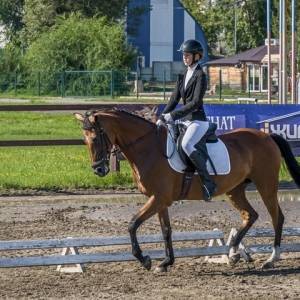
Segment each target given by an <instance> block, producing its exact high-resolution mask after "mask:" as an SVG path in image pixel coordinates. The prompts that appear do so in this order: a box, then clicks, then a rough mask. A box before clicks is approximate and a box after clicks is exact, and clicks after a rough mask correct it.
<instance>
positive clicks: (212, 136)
mask: <svg viewBox="0 0 300 300" xmlns="http://www.w3.org/2000/svg"><path fill="white" fill-rule="evenodd" d="M172 126H173V131H174V139H175V141H176V148H177V151H178V153H179V156H180V158H181V160H182V161H183V162H184V164H185V165H186V171H189V172H194V171H195V167H194V165H193V163H192V162H191V161H190V159H189V157H188V156H187V154H186V153H185V152H184V150H183V149H182V139H183V137H184V134H185V132H186V129H187V126H186V125H184V124H182V123H180V124H174V125H172ZM216 130H217V124H215V123H209V127H208V130H207V132H206V134H205V135H204V136H203V137H202V138H201V140H200V141H199V142H198V143H197V144H196V145H195V148H196V149H197V150H198V152H199V153H200V155H202V157H203V158H204V159H205V161H207V160H209V162H210V164H211V166H212V168H213V170H214V173H215V175H217V172H216V169H215V168H214V164H213V162H212V160H211V159H210V156H209V154H208V152H207V147H206V143H217V142H218V137H217V135H216Z"/></svg>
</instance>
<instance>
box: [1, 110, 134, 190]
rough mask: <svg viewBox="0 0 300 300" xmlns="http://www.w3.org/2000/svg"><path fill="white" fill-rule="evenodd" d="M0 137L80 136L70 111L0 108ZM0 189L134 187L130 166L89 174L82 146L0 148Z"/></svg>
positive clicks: (79, 129) (16, 138) (41, 138)
mask: <svg viewBox="0 0 300 300" xmlns="http://www.w3.org/2000/svg"><path fill="white" fill-rule="evenodd" d="M0 135H1V140H44V139H49V140H53V139H81V138H82V130H81V124H80V123H79V122H78V121H77V120H76V119H75V117H74V116H73V114H71V113H70V114H45V113H36V112H0ZM0 161H1V172H0V190H5V189H41V190H49V189H51V190H58V189H73V188H87V189H95V188H107V189H108V188H109V189H117V188H122V187H123V188H124V187H125V188H134V187H135V184H134V183H133V181H132V179H131V169H130V167H129V165H128V164H127V163H126V162H125V161H124V162H121V165H122V167H121V172H120V173H115V174H112V173H110V174H109V175H108V176H106V177H103V178H99V177H97V176H96V175H94V174H93V172H92V170H91V167H90V158H89V153H88V149H87V147H86V146H51V147H50V146H45V147H44V146H39V147H2V148H0Z"/></svg>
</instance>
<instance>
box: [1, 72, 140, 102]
mask: <svg viewBox="0 0 300 300" xmlns="http://www.w3.org/2000/svg"><path fill="white" fill-rule="evenodd" d="M135 79H136V78H135V75H132V74H131V73H126V72H115V71H61V72H37V73H21V72H13V73H9V72H1V73H0V93H2V94H10V95H14V96H17V95H28V96H53V97H111V98H114V97H115V96H122V95H130V93H132V92H133V89H134V82H135Z"/></svg>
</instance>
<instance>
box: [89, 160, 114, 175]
mask: <svg viewBox="0 0 300 300" xmlns="http://www.w3.org/2000/svg"><path fill="white" fill-rule="evenodd" d="M92 169H93V172H94V174H96V175H98V176H100V177H104V176H106V175H107V174H108V173H109V171H110V170H109V160H107V159H101V160H99V161H97V162H94V163H92Z"/></svg>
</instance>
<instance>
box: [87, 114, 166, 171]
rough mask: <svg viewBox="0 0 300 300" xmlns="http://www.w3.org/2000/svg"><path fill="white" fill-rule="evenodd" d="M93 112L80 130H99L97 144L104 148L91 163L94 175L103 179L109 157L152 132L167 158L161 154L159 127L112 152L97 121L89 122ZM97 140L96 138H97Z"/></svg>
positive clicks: (109, 143)
mask: <svg viewBox="0 0 300 300" xmlns="http://www.w3.org/2000/svg"><path fill="white" fill-rule="evenodd" d="M94 113H95V112H90V113H89V114H87V115H86V116H85V118H84V120H83V124H82V129H84V130H91V129H94V128H99V139H98V141H99V144H102V145H104V147H102V153H101V154H100V155H99V156H97V158H96V162H94V163H92V165H91V167H92V169H93V171H94V173H95V174H97V175H99V176H101V177H103V176H105V175H107V174H108V173H109V171H110V170H109V164H110V155H111V154H112V155H114V156H115V155H117V154H118V153H121V152H123V151H124V150H126V149H128V148H130V147H132V146H134V145H135V144H137V143H139V142H140V141H142V140H143V139H145V138H147V137H148V136H150V135H151V134H153V133H154V132H156V133H157V142H158V145H159V148H160V150H161V153H162V154H163V155H164V156H165V157H166V158H169V157H168V156H167V155H166V154H164V153H163V149H162V146H161V143H160V141H159V128H160V127H159V126H155V127H154V128H153V129H152V130H150V131H149V132H147V133H146V134H144V135H143V136H141V137H139V138H138V139H136V140H135V141H133V142H131V143H130V144H128V145H126V146H124V147H123V148H122V149H120V148H118V147H116V146H115V147H114V150H111V149H112V148H113V145H112V143H111V141H110V140H109V138H108V136H107V133H106V132H105V130H104V128H103V126H102V124H101V122H100V121H99V119H97V122H96V123H92V122H91V121H90V120H89V117H90V116H92V115H94ZM97 138H98V136H97Z"/></svg>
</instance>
